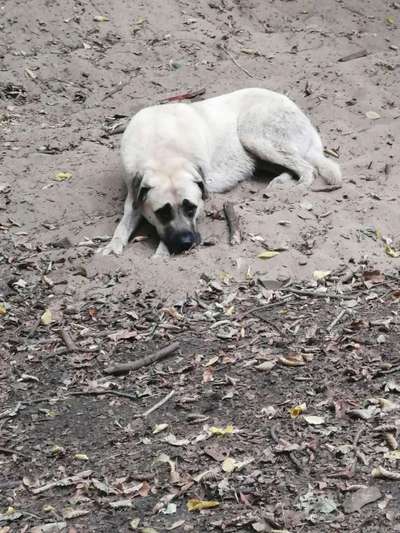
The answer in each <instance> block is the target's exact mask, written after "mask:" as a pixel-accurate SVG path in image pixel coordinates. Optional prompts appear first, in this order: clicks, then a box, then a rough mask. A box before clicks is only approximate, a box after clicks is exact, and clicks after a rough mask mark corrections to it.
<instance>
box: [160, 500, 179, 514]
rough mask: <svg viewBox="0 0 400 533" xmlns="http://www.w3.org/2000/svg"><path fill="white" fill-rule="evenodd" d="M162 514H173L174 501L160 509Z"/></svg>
mask: <svg viewBox="0 0 400 533" xmlns="http://www.w3.org/2000/svg"><path fill="white" fill-rule="evenodd" d="M161 512H162V513H163V514H175V513H176V503H169V504H168V505H167V507H166V508H165V509H163V510H162V511H161Z"/></svg>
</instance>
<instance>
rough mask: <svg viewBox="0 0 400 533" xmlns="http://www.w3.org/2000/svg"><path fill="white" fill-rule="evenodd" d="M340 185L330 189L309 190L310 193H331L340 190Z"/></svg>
mask: <svg viewBox="0 0 400 533" xmlns="http://www.w3.org/2000/svg"><path fill="white" fill-rule="evenodd" d="M341 188H342V186H341V185H332V187H321V188H320V189H311V191H312V192H332V191H338V190H339V189H341Z"/></svg>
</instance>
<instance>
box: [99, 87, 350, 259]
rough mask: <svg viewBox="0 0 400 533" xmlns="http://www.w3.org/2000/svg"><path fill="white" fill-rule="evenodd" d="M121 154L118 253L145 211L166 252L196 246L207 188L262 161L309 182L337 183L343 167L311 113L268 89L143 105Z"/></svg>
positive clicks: (220, 186)
mask: <svg viewBox="0 0 400 533" xmlns="http://www.w3.org/2000/svg"><path fill="white" fill-rule="evenodd" d="M121 154H122V160H123V164H124V167H125V170H126V177H125V181H126V186H127V190H128V194H127V197H126V200H125V207H124V215H123V217H122V219H121V221H120V223H119V224H118V227H117V228H116V230H115V233H114V236H113V238H112V240H111V242H110V243H109V244H108V245H107V246H106V247H105V248H104V249H103V254H104V255H108V254H110V253H114V254H117V255H118V254H120V253H121V252H122V250H123V249H124V247H125V246H126V244H127V243H128V240H129V238H130V236H131V234H132V232H133V231H134V230H135V228H136V227H137V225H138V222H139V220H140V218H141V217H142V216H143V217H144V218H146V219H147V220H148V222H150V224H152V225H153V226H155V228H156V230H157V232H158V234H159V236H160V239H161V243H160V244H161V246H163V243H164V245H166V247H167V248H168V251H169V252H170V253H180V252H182V251H185V250H188V249H189V248H191V247H193V246H195V245H196V244H198V243H199V242H200V236H199V234H198V233H197V229H196V220H197V218H198V216H199V214H200V213H201V211H202V207H203V202H204V199H205V198H206V197H207V191H210V192H225V191H227V190H229V189H231V188H232V187H234V186H235V185H237V184H238V183H239V182H241V181H242V180H245V179H247V178H249V177H251V176H252V174H253V172H254V170H255V168H256V165H257V163H260V162H265V163H270V164H273V165H275V166H277V167H278V168H279V169H280V172H281V175H280V176H279V177H278V179H281V180H284V179H285V178H286V179H287V178H292V177H293V176H295V177H296V178H298V182H299V183H302V184H304V185H305V186H307V187H309V186H310V185H311V184H312V182H313V180H314V177H315V175H316V174H318V175H320V176H321V177H322V178H323V179H324V180H325V182H326V183H328V184H329V185H338V184H340V183H341V172H340V168H339V166H338V164H337V163H335V162H333V161H331V160H329V159H327V158H326V157H325V156H324V151H323V145H322V142H321V139H320V137H319V135H318V133H317V131H316V130H315V128H314V127H313V125H312V124H311V122H310V121H309V119H308V118H307V117H306V116H305V115H304V114H303V113H302V111H301V110H300V109H299V108H298V107H297V106H296V104H294V103H293V102H292V101H291V100H290V99H289V98H287V97H286V96H284V95H282V94H278V93H275V92H272V91H269V90H266V89H243V90H240V91H236V92H233V93H230V94H227V95H223V96H218V97H216V98H210V99H208V100H204V101H201V102H196V103H193V104H187V103H177V104H167V105H157V106H153V107H148V108H145V109H143V110H141V111H139V112H138V113H137V114H136V115H135V116H134V117H133V118H132V120H131V121H130V123H129V125H128V127H127V129H126V130H125V133H124V135H123V138H122V145H121ZM164 248H165V246H164Z"/></svg>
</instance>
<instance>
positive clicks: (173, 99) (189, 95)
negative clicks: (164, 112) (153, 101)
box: [160, 87, 206, 104]
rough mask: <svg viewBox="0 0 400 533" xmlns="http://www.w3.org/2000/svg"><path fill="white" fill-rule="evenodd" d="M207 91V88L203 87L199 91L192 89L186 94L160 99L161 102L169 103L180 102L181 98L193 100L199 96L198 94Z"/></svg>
mask: <svg viewBox="0 0 400 533" xmlns="http://www.w3.org/2000/svg"><path fill="white" fill-rule="evenodd" d="M205 92H206V88H205V87H202V88H201V89H198V90H197V91H190V92H187V93H184V94H177V95H175V96H168V97H167V98H163V99H162V100H160V104H167V103H168V102H180V101H181V100H193V99H194V98H197V97H198V96H203V94H204V93H205Z"/></svg>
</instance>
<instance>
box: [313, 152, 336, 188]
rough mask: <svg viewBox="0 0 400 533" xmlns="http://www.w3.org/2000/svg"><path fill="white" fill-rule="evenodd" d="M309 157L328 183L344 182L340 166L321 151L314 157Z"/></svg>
mask: <svg viewBox="0 0 400 533" xmlns="http://www.w3.org/2000/svg"><path fill="white" fill-rule="evenodd" d="M307 159H308V160H309V161H310V163H312V165H313V166H314V167H315V168H316V170H317V172H318V174H319V175H320V176H321V178H322V179H323V180H324V181H325V182H326V183H327V184H328V185H334V186H338V185H339V186H340V185H341V184H342V172H341V170H340V166H339V165H338V164H337V163H335V161H332V160H331V159H328V158H327V157H325V156H324V154H322V153H319V154H316V155H315V156H313V157H309V156H308V157H307Z"/></svg>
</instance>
